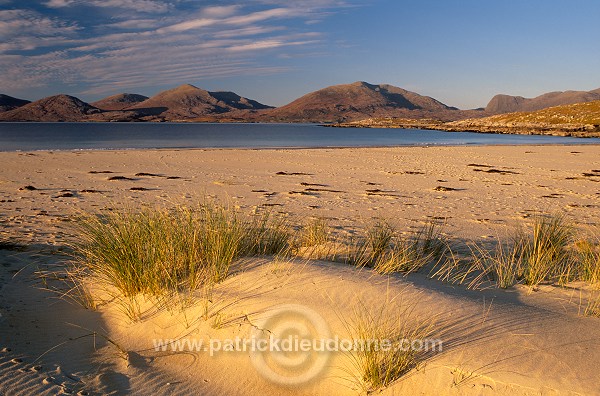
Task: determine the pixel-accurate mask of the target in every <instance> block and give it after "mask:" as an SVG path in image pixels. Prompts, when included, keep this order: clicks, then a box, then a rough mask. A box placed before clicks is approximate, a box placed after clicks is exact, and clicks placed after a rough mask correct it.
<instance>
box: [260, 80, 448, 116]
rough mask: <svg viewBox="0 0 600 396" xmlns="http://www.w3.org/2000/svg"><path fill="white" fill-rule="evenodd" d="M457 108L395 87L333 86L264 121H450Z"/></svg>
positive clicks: (291, 104)
mask: <svg viewBox="0 0 600 396" xmlns="http://www.w3.org/2000/svg"><path fill="white" fill-rule="evenodd" d="M456 111H458V110H457V109H456V108H454V107H449V106H446V105H445V104H443V103H441V102H439V101H437V100H435V99H433V98H430V97H428V96H422V95H419V94H416V93H414V92H410V91H407V90H405V89H402V88H398V87H394V86H392V85H387V84H384V85H373V84H369V83H366V82H362V81H359V82H355V83H352V84H344V85H334V86H331V87H327V88H324V89H320V90H318V91H315V92H312V93H309V94H307V95H304V96H302V97H301V98H299V99H297V100H295V101H293V102H291V103H289V104H287V105H285V106H283V107H279V108H277V109H274V110H270V111H268V112H266V113H265V116H264V117H263V118H267V119H270V120H273V121H278V120H280V121H286V122H294V121H295V122H337V121H350V120H357V119H364V118H368V117H401V116H404V117H407V118H423V117H432V116H434V115H436V114H437V115H438V116H445V117H448V116H449V113H452V112H456Z"/></svg>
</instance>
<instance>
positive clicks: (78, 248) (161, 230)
mask: <svg viewBox="0 0 600 396" xmlns="http://www.w3.org/2000/svg"><path fill="white" fill-rule="evenodd" d="M286 227H287V224H286V223H285V222H284V221H282V220H280V219H276V218H274V217H271V216H269V215H268V214H265V215H258V216H254V217H251V218H249V219H247V218H244V217H242V216H241V215H239V214H238V213H236V212H235V211H234V210H232V209H230V208H228V207H225V206H221V205H218V204H215V203H207V204H204V205H201V206H199V207H197V208H189V207H184V206H179V207H176V208H173V209H162V208H143V209H141V210H136V211H134V210H118V211H111V212H109V213H107V214H95V215H86V216H83V217H81V219H80V221H79V222H78V225H77V231H78V239H77V241H76V242H75V243H74V245H73V247H74V251H75V256H76V263H77V268H78V271H79V272H78V273H82V272H81V271H84V272H86V273H88V274H91V275H92V276H93V277H95V278H96V279H99V280H101V281H104V282H107V283H108V284H109V285H112V286H114V287H115V288H116V289H117V290H118V291H119V292H120V293H121V294H122V295H123V296H124V297H127V298H130V297H134V296H136V295H139V294H143V295H150V296H162V295H165V294H168V293H177V292H181V291H184V292H185V291H193V290H198V289H201V288H205V287H207V286H210V285H211V284H214V283H215V282H220V281H222V280H223V279H224V278H225V277H227V275H228V273H229V269H230V266H231V264H232V262H233V261H234V260H236V259H237V258H239V257H241V256H245V255H258V254H277V253H280V252H281V251H283V250H285V249H286V248H287V247H288V244H289V238H290V233H289V231H288V230H287V228H286Z"/></svg>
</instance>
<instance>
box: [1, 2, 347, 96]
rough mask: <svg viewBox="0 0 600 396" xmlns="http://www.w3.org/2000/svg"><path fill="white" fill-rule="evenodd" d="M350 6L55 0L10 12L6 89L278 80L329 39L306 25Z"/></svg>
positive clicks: (6, 15) (4, 21)
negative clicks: (287, 61) (295, 58)
mask: <svg viewBox="0 0 600 396" xmlns="http://www.w3.org/2000/svg"><path fill="white" fill-rule="evenodd" d="M0 1H2V0H0ZM344 6H345V3H342V2H339V1H300V2H294V3H293V5H292V3H289V2H287V1H262V0H253V1H246V2H236V3H229V4H225V5H223V4H222V2H219V3H217V4H216V5H209V6H203V7H198V5H197V3H196V2H190V1H184V0H172V1H158V0H48V1H46V2H45V3H44V6H42V7H38V8H31V9H21V10H4V11H0V35H2V36H3V37H7V38H9V40H4V41H3V42H1V43H0V53H3V54H4V55H3V56H1V57H0V69H2V70H3V73H2V74H0V86H2V87H3V88H4V89H9V90H12V89H15V90H19V89H21V90H22V89H24V88H25V87H43V86H45V85H48V84H51V83H52V84H56V83H57V82H58V83H61V84H67V85H73V86H74V87H77V88H74V89H76V90H78V91H79V92H82V93H88V94H89V93H101V92H115V90H116V89H117V87H118V88H119V89H131V88H136V87H144V86H148V85H149V84H151V85H170V84H181V83H183V82H194V81H198V80H201V79H207V78H216V77H225V76H241V75H264V74H273V73H279V72H282V71H284V70H287V69H288V68H289V66H285V65H280V64H277V62H275V63H274V62H273V60H274V59H283V58H285V56H283V55H285V54H288V53H290V52H295V53H298V54H299V53H301V52H302V51H305V52H307V53H308V52H314V50H315V49H316V48H318V46H319V45H320V43H321V40H323V35H322V34H321V32H319V30H318V28H316V27H314V26H309V25H307V24H306V22H308V21H312V20H315V19H319V18H322V17H323V16H324V15H328V14H329V13H332V12H335V10H336V7H337V8H341V7H344ZM86 7H87V8H86ZM90 7H92V8H102V9H103V12H97V15H98V18H96V19H92V20H90V18H89V15H82V13H88V14H89V12H90ZM44 9H46V10H48V9H52V10H53V12H52V13H47V14H44ZM86 10H87V11H86ZM104 10H105V11H106V12H104ZM118 10H130V11H132V12H130V13H123V12H119V11H118ZM167 11H168V12H167ZM150 14H153V15H151V16H150ZM50 15H54V16H50ZM56 15H61V17H60V18H59V17H57V16H56ZM287 21H293V22H300V23H293V24H288V23H287ZM302 22H304V23H302ZM292 26H293V27H292ZM303 26H304V27H303ZM34 49H35V50H36V51H35V52H31V51H32V50H34ZM267 54H268V56H267ZM73 93H77V91H75V92H73Z"/></svg>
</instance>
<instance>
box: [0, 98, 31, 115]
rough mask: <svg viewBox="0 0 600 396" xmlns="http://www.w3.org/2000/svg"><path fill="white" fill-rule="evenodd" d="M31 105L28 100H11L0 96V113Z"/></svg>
mask: <svg viewBox="0 0 600 396" xmlns="http://www.w3.org/2000/svg"><path fill="white" fill-rule="evenodd" d="M28 103H31V102H30V101H28V100H24V99H17V98H13V97H12V96H8V95H2V94H0V113H1V112H5V111H10V110H13V109H16V108H18V107H21V106H25V105H26V104H28Z"/></svg>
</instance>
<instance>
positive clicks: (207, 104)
mask: <svg viewBox="0 0 600 396" xmlns="http://www.w3.org/2000/svg"><path fill="white" fill-rule="evenodd" d="M267 108H269V106H266V105H263V104H261V103H258V102H256V101H254V100H250V99H246V98H243V97H241V96H239V95H237V94H235V93H233V92H208V91H205V90H203V89H200V88H197V87H195V86H193V85H190V84H185V85H181V86H179V87H177V88H174V89H170V90H168V91H163V92H160V93H158V94H157V95H155V96H153V97H151V98H150V99H147V100H145V101H143V102H141V103H138V104H136V105H134V106H131V107H127V108H126V110H137V111H138V112H141V113H142V114H144V115H146V116H154V117H157V118H159V119H164V120H168V121H176V120H189V119H194V118H199V117H205V116H212V115H218V114H223V113H227V112H231V111H235V110H260V109H267Z"/></svg>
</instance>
